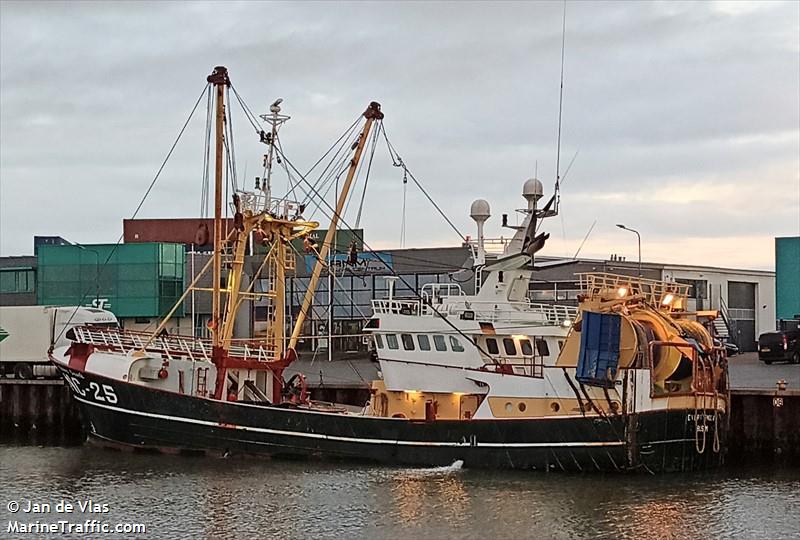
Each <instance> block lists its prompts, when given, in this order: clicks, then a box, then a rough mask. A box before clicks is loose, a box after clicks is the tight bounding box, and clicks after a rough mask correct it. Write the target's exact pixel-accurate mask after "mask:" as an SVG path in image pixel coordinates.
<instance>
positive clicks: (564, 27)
mask: <svg viewBox="0 0 800 540" xmlns="http://www.w3.org/2000/svg"><path fill="white" fill-rule="evenodd" d="M566 35H567V0H564V16H563V18H562V20H561V80H560V85H559V90H558V137H557V142H556V188H555V197H556V201H555V203H556V204H555V211H556V213H558V203H559V202H560V201H561V193H560V192H561V190H560V187H559V184H560V182H561V110H562V106H563V104H564V42H565V38H566Z"/></svg>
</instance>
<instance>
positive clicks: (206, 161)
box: [200, 85, 213, 218]
mask: <svg viewBox="0 0 800 540" xmlns="http://www.w3.org/2000/svg"><path fill="white" fill-rule="evenodd" d="M212 103H213V102H212V92H211V85H208V102H207V103H206V128H205V134H204V135H205V140H204V149H203V177H202V188H201V192H200V217H202V218H206V217H208V204H209V199H210V192H211V191H210V190H211V185H210V179H211V178H210V169H209V167H210V163H211V161H210V160H211V124H212V120H213V118H212V110H213V107H212V105H211V104H212Z"/></svg>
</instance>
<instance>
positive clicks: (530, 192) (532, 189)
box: [522, 178, 544, 201]
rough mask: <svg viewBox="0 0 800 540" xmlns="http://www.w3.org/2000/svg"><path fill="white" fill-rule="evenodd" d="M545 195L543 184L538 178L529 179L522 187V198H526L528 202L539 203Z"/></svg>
mask: <svg viewBox="0 0 800 540" xmlns="http://www.w3.org/2000/svg"><path fill="white" fill-rule="evenodd" d="M542 195H544V189H543V188H542V183H541V182H540V181H539V180H538V179H537V178H529V179H528V180H526V181H525V184H524V185H523V186H522V196H523V197H525V199H526V200H528V201H530V200H534V201H538V200H539V199H541V198H542Z"/></svg>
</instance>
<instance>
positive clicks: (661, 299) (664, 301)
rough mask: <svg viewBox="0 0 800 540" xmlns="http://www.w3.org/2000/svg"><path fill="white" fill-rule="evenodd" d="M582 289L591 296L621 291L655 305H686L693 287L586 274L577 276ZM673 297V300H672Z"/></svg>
mask: <svg viewBox="0 0 800 540" xmlns="http://www.w3.org/2000/svg"><path fill="white" fill-rule="evenodd" d="M577 276H578V279H579V281H580V287H581V289H582V290H583V291H584V293H586V294H588V295H590V296H599V295H601V294H608V292H609V291H620V296H621V297H622V296H643V297H644V300H645V302H647V303H649V304H653V305H658V306H660V305H669V304H673V305H677V303H676V302H675V300H674V299H680V300H681V302H680V304H681V305H683V306H685V305H686V298H687V296H688V294H689V289H690V288H691V285H684V284H683V283H675V282H672V281H659V280H655V279H646V278H642V277H635V276H625V275H620V274H609V273H605V272H585V273H579V274H577ZM670 297H671V298H670Z"/></svg>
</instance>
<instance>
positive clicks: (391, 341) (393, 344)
mask: <svg viewBox="0 0 800 540" xmlns="http://www.w3.org/2000/svg"><path fill="white" fill-rule="evenodd" d="M386 344H387V345H388V346H389V348H390V349H399V348H400V347H399V346H398V344H397V336H396V335H394V334H386Z"/></svg>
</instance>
